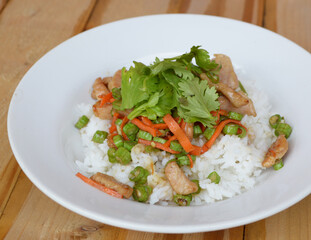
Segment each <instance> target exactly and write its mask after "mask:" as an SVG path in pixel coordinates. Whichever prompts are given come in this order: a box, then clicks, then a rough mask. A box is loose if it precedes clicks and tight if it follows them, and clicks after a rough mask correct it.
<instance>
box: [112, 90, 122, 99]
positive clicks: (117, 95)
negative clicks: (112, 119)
mask: <svg viewBox="0 0 311 240" xmlns="http://www.w3.org/2000/svg"><path fill="white" fill-rule="evenodd" d="M111 92H112V97H113V98H114V99H115V100H121V98H122V97H121V89H120V88H113V89H112V90H111Z"/></svg>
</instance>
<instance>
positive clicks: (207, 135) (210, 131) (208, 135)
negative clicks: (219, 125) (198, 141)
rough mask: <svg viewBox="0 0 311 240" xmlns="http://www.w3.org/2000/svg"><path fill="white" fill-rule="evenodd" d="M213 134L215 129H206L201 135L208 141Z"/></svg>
mask: <svg viewBox="0 0 311 240" xmlns="http://www.w3.org/2000/svg"><path fill="white" fill-rule="evenodd" d="M214 132H215V128H206V129H205V131H204V133H203V135H204V137H205V138H206V140H210V139H211V137H212V136H213V134H214Z"/></svg>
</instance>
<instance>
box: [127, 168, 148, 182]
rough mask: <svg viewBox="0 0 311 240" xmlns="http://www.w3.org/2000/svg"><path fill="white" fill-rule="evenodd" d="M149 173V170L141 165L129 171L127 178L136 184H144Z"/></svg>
mask: <svg viewBox="0 0 311 240" xmlns="http://www.w3.org/2000/svg"><path fill="white" fill-rule="evenodd" d="M149 175H150V173H149V171H148V170H147V169H145V168H143V167H141V166H138V167H136V168H134V170H133V171H131V172H130V175H129V179H130V180H131V181H133V182H135V183H136V184H145V183H146V182H147V177H148V176H149Z"/></svg>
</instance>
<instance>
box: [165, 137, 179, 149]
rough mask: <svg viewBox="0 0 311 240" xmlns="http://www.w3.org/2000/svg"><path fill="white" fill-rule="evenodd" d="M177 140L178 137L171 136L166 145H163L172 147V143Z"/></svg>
mask: <svg viewBox="0 0 311 240" xmlns="http://www.w3.org/2000/svg"><path fill="white" fill-rule="evenodd" d="M176 139H177V138H176V136H175V135H173V136H171V137H170V138H169V139H168V140H167V141H166V142H165V143H163V145H164V146H165V147H169V146H170V145H171V141H174V140H176Z"/></svg>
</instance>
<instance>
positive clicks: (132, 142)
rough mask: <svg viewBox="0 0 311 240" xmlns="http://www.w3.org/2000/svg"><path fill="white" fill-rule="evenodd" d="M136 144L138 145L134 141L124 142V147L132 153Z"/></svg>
mask: <svg viewBox="0 0 311 240" xmlns="http://www.w3.org/2000/svg"><path fill="white" fill-rule="evenodd" d="M136 144H137V143H136V142H134V141H124V147H125V148H126V149H127V150H129V151H131V150H132V148H133V147H134V146H135V145H136Z"/></svg>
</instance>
